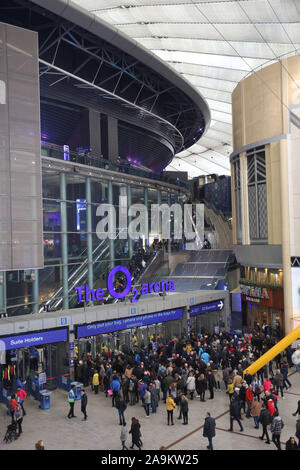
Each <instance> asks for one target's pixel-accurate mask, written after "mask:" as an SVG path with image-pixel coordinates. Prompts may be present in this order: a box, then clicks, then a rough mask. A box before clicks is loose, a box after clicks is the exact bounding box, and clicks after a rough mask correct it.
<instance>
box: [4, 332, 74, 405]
mask: <svg viewBox="0 0 300 470" xmlns="http://www.w3.org/2000/svg"><path fill="white" fill-rule="evenodd" d="M68 341H69V330H68V328H55V329H51V330H43V331H36V332H28V333H24V334H21V335H19V334H14V335H11V336H0V356H1V364H0V374H1V375H0V399H1V400H2V401H5V398H6V397H7V396H9V395H11V393H14V392H15V391H16V388H17V386H18V384H20V382H22V384H25V389H26V391H27V392H28V393H31V394H33V395H34V394H35V392H36V388H40V387H41V386H43V387H44V388H47V389H50V390H51V389H54V388H56V387H57V386H58V385H59V381H60V380H61V376H65V375H67V374H68V373H69V371H70V364H69V359H68Z"/></svg>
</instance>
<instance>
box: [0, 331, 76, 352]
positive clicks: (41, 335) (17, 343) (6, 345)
mask: <svg viewBox="0 0 300 470" xmlns="http://www.w3.org/2000/svg"><path fill="white" fill-rule="evenodd" d="M61 341H68V328H61V329H59V330H48V331H38V332H37V333H27V334H23V335H15V336H1V337H0V351H3V350H4V351H6V350H10V349H19V348H27V347H29V346H40V345H42V344H50V343H60V342H61Z"/></svg>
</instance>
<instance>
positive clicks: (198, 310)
mask: <svg viewBox="0 0 300 470" xmlns="http://www.w3.org/2000/svg"><path fill="white" fill-rule="evenodd" d="M223 308H224V300H215V301H214V302H209V303H207V304H199V305H192V306H191V307H190V317H195V316H196V315H204V314H205V313H209V312H217V311H218V310H222V309H223Z"/></svg>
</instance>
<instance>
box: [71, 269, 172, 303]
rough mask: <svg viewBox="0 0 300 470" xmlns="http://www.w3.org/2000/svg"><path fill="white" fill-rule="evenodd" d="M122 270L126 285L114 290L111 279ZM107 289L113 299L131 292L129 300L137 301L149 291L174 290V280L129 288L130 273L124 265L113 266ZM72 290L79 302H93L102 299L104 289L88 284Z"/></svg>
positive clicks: (120, 297) (149, 292)
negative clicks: (91, 287) (121, 289)
mask: <svg viewBox="0 0 300 470" xmlns="http://www.w3.org/2000/svg"><path fill="white" fill-rule="evenodd" d="M118 272H122V273H123V274H125V277H126V286H125V288H124V290H123V291H122V292H116V291H115V289H114V285H113V281H114V277H115V275H116V273H118ZM107 289H108V292H109V293H110V295H111V296H112V297H114V298H115V299H123V298H124V297H126V295H128V294H129V293H131V294H133V297H132V299H131V302H137V301H138V300H139V297H140V296H141V295H147V294H151V293H156V294H158V293H159V292H166V291H174V290H175V285H174V281H172V280H168V281H158V282H150V283H145V284H142V285H141V286H140V288H139V289H137V288H136V287H133V288H132V289H131V274H130V272H129V271H128V269H127V268H126V267H125V266H116V267H115V268H113V269H112V270H111V271H110V273H109V275H108V278H107ZM74 290H76V291H77V299H78V303H81V302H84V301H85V302H87V303H88V302H89V301H90V300H91V301H92V302H95V300H96V299H97V300H103V298H104V290H103V289H90V288H89V286H88V285H85V286H79V287H74Z"/></svg>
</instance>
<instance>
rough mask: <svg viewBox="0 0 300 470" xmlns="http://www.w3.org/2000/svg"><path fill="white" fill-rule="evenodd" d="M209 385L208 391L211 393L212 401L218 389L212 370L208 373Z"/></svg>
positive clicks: (210, 398)
mask: <svg viewBox="0 0 300 470" xmlns="http://www.w3.org/2000/svg"><path fill="white" fill-rule="evenodd" d="M207 385H208V390H209V393H210V397H209V400H212V399H213V398H214V388H216V387H217V384H216V379H215V376H214V374H213V373H212V371H211V370H209V371H208V375H207Z"/></svg>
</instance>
